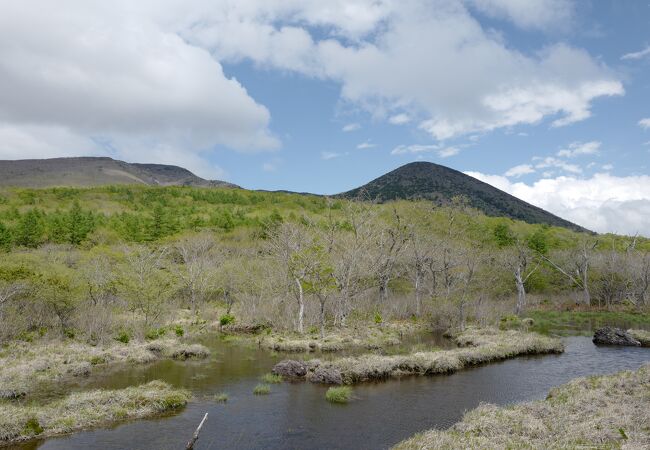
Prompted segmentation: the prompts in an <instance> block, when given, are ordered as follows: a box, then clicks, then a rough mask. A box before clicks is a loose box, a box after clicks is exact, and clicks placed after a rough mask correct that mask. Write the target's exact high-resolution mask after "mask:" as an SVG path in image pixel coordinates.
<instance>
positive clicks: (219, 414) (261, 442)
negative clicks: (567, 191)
mask: <svg viewBox="0 0 650 450" xmlns="http://www.w3.org/2000/svg"><path fill="white" fill-rule="evenodd" d="M565 342H566V346H567V348H566V352H565V353H564V354H561V355H547V356H528V357H520V358H516V359H512V360H508V361H503V362H499V363H492V364H489V365H485V366H481V367H476V368H472V369H468V370H464V371H461V372H458V373H455V374H453V375H446V376H445V375H443V376H440V375H438V376H434V377H405V378H403V379H400V380H390V381H386V382H382V383H372V384H363V385H358V386H355V387H354V396H355V399H354V400H353V401H352V402H350V403H349V404H346V405H333V404H330V403H328V402H327V401H326V400H325V398H324V397H325V391H326V387H323V386H317V385H313V384H310V383H283V384H277V385H272V386H271V394H270V395H267V396H255V395H253V393H252V391H253V388H254V386H255V385H256V384H257V383H258V382H259V377H260V375H262V374H264V373H266V372H268V371H269V369H270V368H271V367H272V366H273V364H274V363H275V362H276V361H277V360H279V359H282V356H280V355H273V354H271V353H269V352H267V351H263V350H260V349H257V348H254V347H252V348H251V347H242V346H240V345H235V344H226V343H220V342H216V341H215V342H211V343H209V344H210V346H211V347H212V349H213V357H212V359H210V360H209V361H204V362H195V363H179V362H175V361H160V362H157V363H155V364H152V365H149V366H145V367H132V368H127V367H124V368H122V369H120V370H117V371H112V372H110V373H107V374H105V375H104V376H102V377H98V378H94V379H93V380H92V381H90V382H89V383H88V384H87V385H85V386H83V387H79V388H83V389H88V388H90V387H108V388H119V387H125V386H129V385H134V384H140V383H143V382H147V381H150V380H153V379H161V380H164V381H167V382H169V383H172V384H174V385H175V386H183V387H186V388H188V389H191V390H192V392H193V393H194V395H195V397H196V399H197V400H196V401H193V402H192V403H191V404H190V405H189V406H188V407H187V408H186V409H184V410H183V411H182V412H181V413H179V414H176V415H173V416H169V417H164V418H157V419H153V420H140V421H135V422H130V423H126V424H122V425H119V426H116V427H114V428H110V429H98V430H92V431H85V432H80V433H75V434H73V435H70V436H66V437H61V438H53V439H47V440H44V441H38V442H30V443H27V444H23V445H22V446H20V447H18V448H21V449H36V448H38V449H42V450H46V449H47V450H51V449H62V450H63V449H65V450H69V449H89V448H97V449H181V448H184V445H185V443H186V442H187V440H188V439H189V438H190V437H191V435H192V433H193V431H194V429H195V428H196V426H197V425H198V423H199V422H200V420H201V418H202V416H203V414H204V413H206V412H208V413H209V418H208V421H207V422H206V424H205V425H204V427H203V431H202V432H201V436H200V439H199V441H198V443H197V446H196V447H195V448H196V449H199V450H200V449H303V448H309V449H382V448H388V447H390V446H392V445H393V444H395V443H397V442H399V441H401V440H403V439H404V438H407V437H409V436H411V435H412V434H414V433H417V432H419V431H423V430H427V429H429V428H433V427H441V428H442V427H448V426H450V425H451V424H453V423H454V422H456V421H458V420H459V419H460V418H461V417H462V414H463V413H464V412H465V411H467V410H469V409H472V408H474V407H476V406H477V405H478V404H479V403H481V402H491V403H496V404H508V403H513V402H520V401H525V400H533V399H542V398H544V397H545V396H546V394H547V393H548V391H549V389H550V388H551V387H553V386H557V385H559V384H563V383H566V382H567V381H569V380H571V379H572V378H575V377H579V376H585V375H592V374H605V373H613V372H617V371H619V370H624V369H636V368H638V367H639V366H641V365H642V364H643V363H646V362H650V349H648V348H634V347H596V346H594V345H593V344H592V343H591V340H590V338H587V337H569V338H566V339H565ZM423 344H424V343H420V345H423ZM429 344H430V343H429ZM436 344H438V345H439V344H440V342H436ZM416 345H417V344H416ZM219 392H227V393H228V395H229V399H228V402H227V403H225V404H219V403H216V402H214V401H213V400H212V398H213V397H214V395H215V394H217V393H219Z"/></svg>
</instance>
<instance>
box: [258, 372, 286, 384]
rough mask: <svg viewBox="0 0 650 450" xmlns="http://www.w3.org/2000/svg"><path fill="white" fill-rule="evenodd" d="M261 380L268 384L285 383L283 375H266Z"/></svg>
mask: <svg viewBox="0 0 650 450" xmlns="http://www.w3.org/2000/svg"><path fill="white" fill-rule="evenodd" d="M260 379H261V380H262V382H263V383H266V384H278V383H282V381H283V379H282V375H276V374H274V373H265V374H264V375H262V377H261V378H260Z"/></svg>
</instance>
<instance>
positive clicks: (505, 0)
mask: <svg viewBox="0 0 650 450" xmlns="http://www.w3.org/2000/svg"><path fill="white" fill-rule="evenodd" d="M467 2H468V3H469V4H470V5H472V6H474V7H476V8H477V9H478V10H480V11H481V12H482V13H484V14H486V15H488V16H490V17H494V18H499V19H507V20H510V21H511V22H513V23H514V24H515V25H517V26H518V27H521V28H537V29H546V28H557V27H566V26H568V25H569V23H570V21H571V18H572V15H573V3H572V2H571V1H569V0H525V1H521V0H467Z"/></svg>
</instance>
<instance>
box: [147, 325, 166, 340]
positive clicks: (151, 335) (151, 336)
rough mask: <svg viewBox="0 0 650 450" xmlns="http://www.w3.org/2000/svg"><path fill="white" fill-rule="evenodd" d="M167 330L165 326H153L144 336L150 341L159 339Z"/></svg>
mask: <svg viewBox="0 0 650 450" xmlns="http://www.w3.org/2000/svg"><path fill="white" fill-rule="evenodd" d="M166 332H167V330H165V329H164V328H152V329H150V330H149V331H147V332H146V333H145V335H144V337H145V339H147V340H149V341H153V340H156V339H158V338H159V337H162V336H164V335H165V333H166Z"/></svg>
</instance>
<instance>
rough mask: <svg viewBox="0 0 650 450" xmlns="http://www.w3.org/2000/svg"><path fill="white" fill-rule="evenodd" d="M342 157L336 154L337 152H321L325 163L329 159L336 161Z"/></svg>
mask: <svg viewBox="0 0 650 450" xmlns="http://www.w3.org/2000/svg"><path fill="white" fill-rule="evenodd" d="M340 156H343V155H342V154H341V153H336V152H321V153H320V157H321V159H324V160H325V161H327V160H329V159H334V158H338V157H340Z"/></svg>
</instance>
